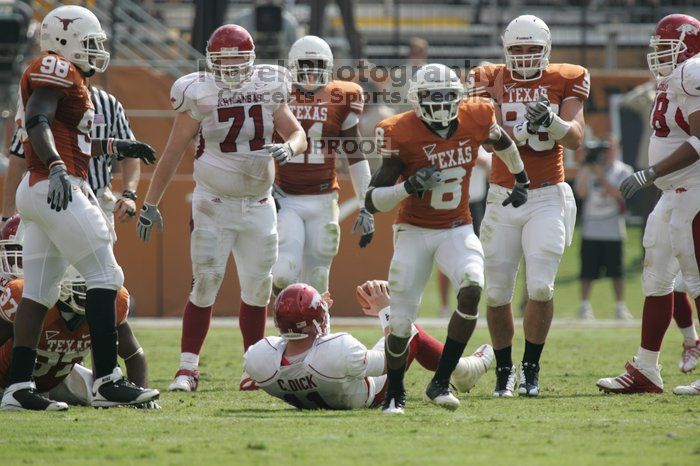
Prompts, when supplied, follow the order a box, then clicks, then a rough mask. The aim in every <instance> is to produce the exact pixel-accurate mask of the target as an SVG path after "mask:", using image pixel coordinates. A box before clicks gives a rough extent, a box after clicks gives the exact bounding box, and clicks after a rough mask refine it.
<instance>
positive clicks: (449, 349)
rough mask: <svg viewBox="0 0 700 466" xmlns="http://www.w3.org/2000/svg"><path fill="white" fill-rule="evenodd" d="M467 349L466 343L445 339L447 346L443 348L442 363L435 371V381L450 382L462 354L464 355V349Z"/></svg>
mask: <svg viewBox="0 0 700 466" xmlns="http://www.w3.org/2000/svg"><path fill="white" fill-rule="evenodd" d="M466 347H467V344H466V343H462V342H459V341H457V340H453V339H452V338H450V337H447V338H446V339H445V346H444V347H443V348H442V355H441V356H440V363H439V364H438V368H437V370H436V371H435V375H434V376H433V380H450V376H452V371H454V370H455V367H456V366H457V363H458V362H459V358H461V357H462V353H464V348H466Z"/></svg>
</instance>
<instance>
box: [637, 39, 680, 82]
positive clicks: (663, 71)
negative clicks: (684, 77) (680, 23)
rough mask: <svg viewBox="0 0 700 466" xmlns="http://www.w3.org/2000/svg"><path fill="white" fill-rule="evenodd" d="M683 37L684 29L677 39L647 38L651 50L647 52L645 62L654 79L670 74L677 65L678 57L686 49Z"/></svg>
mask: <svg viewBox="0 0 700 466" xmlns="http://www.w3.org/2000/svg"><path fill="white" fill-rule="evenodd" d="M684 38H685V31H683V32H682V33H681V36H680V38H678V39H662V38H660V37H659V36H653V37H652V38H651V39H650V40H649V47H651V48H652V49H653V51H652V52H649V53H648V54H647V64H648V65H649V70H650V71H651V72H652V73H653V74H654V76H655V77H656V79H660V78H663V77H664V76H668V75H670V74H671V73H672V72H673V70H674V69H675V68H676V66H678V57H679V56H680V55H681V54H682V53H684V52H685V51H686V50H687V49H688V46H687V45H685V42H683V39H684Z"/></svg>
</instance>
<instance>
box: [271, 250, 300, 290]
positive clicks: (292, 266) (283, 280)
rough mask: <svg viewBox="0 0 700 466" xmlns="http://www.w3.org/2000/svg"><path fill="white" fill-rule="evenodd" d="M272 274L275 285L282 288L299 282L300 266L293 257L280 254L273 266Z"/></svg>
mask: <svg viewBox="0 0 700 466" xmlns="http://www.w3.org/2000/svg"><path fill="white" fill-rule="evenodd" d="M272 276H273V277H274V284H275V287H276V288H279V289H280V290H282V289H284V288H286V287H288V286H289V285H291V284H292V283H298V282H299V266H298V265H297V264H296V263H295V261H294V260H293V259H292V258H291V257H289V256H285V255H280V256H279V259H277V262H276V263H275V266H274V267H273V268H272Z"/></svg>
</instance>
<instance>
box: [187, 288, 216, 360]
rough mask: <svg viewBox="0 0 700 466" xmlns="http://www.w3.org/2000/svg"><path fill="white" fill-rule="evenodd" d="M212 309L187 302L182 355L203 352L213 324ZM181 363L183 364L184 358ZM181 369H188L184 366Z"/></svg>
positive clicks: (211, 307)
mask: <svg viewBox="0 0 700 466" xmlns="http://www.w3.org/2000/svg"><path fill="white" fill-rule="evenodd" d="M212 309H213V306H207V307H199V306H195V305H194V304H192V301H187V305H185V312H184V313H183V315H182V338H181V339H180V351H181V352H182V353H190V354H194V355H199V353H200V352H201V351H202V345H203V344H204V340H205V339H206V338H207V333H208V332H209V325H210V324H211V314H212ZM190 359H191V358H190ZM180 361H181V362H182V358H180ZM198 362H199V360H198V361H197V363H198ZM180 367H182V368H183V369H187V368H186V367H183V366H182V364H181V365H180ZM190 370H193V369H190Z"/></svg>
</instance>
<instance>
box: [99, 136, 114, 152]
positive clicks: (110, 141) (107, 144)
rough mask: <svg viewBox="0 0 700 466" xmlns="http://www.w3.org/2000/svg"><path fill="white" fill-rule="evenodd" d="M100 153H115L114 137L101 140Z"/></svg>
mask: <svg viewBox="0 0 700 466" xmlns="http://www.w3.org/2000/svg"><path fill="white" fill-rule="evenodd" d="M102 153H104V154H107V155H117V153H116V152H115V151H114V138H107V139H103V140H102Z"/></svg>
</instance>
